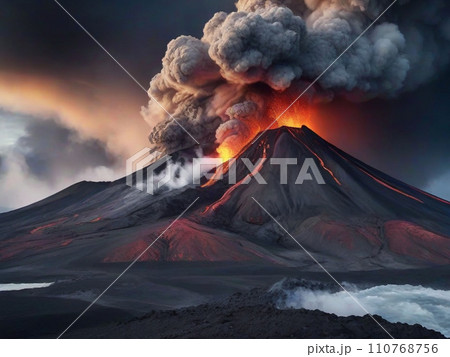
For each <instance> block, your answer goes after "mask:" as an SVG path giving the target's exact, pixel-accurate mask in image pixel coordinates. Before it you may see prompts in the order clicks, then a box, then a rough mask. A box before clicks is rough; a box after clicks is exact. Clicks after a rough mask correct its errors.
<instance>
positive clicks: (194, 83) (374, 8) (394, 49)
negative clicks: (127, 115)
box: [143, 0, 450, 151]
mask: <svg viewBox="0 0 450 357" xmlns="http://www.w3.org/2000/svg"><path fill="white" fill-rule="evenodd" d="M390 3H391V1H386V0H378V1H374V0H240V1H238V2H237V4H236V6H237V11H236V12H232V13H228V14H227V13H225V12H218V13H216V14H215V15H214V16H213V18H212V19H211V20H210V21H209V22H208V23H207V24H206V25H205V27H204V35H203V37H202V38H201V39H197V38H194V37H190V36H189V37H187V36H181V37H179V38H177V39H176V40H173V41H171V42H170V43H169V45H168V48H167V52H166V55H165V57H164V59H163V69H162V71H161V72H160V73H159V74H158V75H156V76H155V77H154V79H153V80H152V82H151V84H150V89H149V93H150V94H151V95H152V96H154V97H155V98H156V99H157V100H158V101H160V102H161V104H162V105H163V106H165V108H167V109H168V110H169V112H171V113H174V115H175V116H176V117H177V119H178V120H179V121H180V122H181V123H182V125H183V126H185V128H186V129H187V130H188V131H189V132H190V133H192V134H193V135H194V136H195V137H196V139H197V140H198V141H200V142H201V143H202V144H205V143H209V144H210V145H211V146H214V145H216V144H217V143H222V142H224V141H227V140H233V137H234V136H236V135H237V134H238V133H239V134H241V135H243V136H245V135H246V134H247V133H248V132H250V130H248V129H249V128H248V126H249V123H248V120H246V118H247V117H248V115H250V114H249V113H247V112H246V110H247V109H248V108H250V107H251V108H252V109H251V111H252V114H251V115H252V116H253V117H254V118H255V117H256V118H258V116H262V115H266V110H267V108H266V107H265V105H264V103H265V99H266V98H267V97H265V95H267V92H269V93H270V92H272V93H277V92H281V91H285V90H287V89H290V90H292V89H293V88H296V87H297V86H298V87H302V86H303V87H304V83H305V82H306V83H308V82H311V81H312V80H314V79H315V78H316V77H317V76H319V75H320V74H321V73H322V72H323V71H324V70H325V69H326V68H327V67H328V66H329V65H330V64H331V63H332V62H333V61H334V60H335V59H336V58H337V57H338V56H339V54H340V53H342V52H343V51H344V50H345V49H346V48H347V46H349V45H350V44H351V42H352V41H353V40H354V39H355V38H356V37H357V36H358V35H359V34H360V33H361V32H362V31H363V30H364V29H366V28H367V27H368V26H369V24H370V23H371V22H372V21H373V20H374V19H375V18H376V17H377V16H378V15H379V14H380V13H381V12H382V11H383V10H384V9H385V8H386V7H387V6H388V5H389V4H390ZM448 13H449V5H448V4H447V3H446V2H445V1H444V0H433V1H428V2H424V1H420V0H410V1H408V0H403V1H401V0H399V2H398V4H396V5H395V6H394V7H393V8H392V9H391V10H390V11H389V12H388V13H387V14H386V15H385V16H383V17H382V19H380V20H379V21H378V22H377V24H375V25H374V26H373V27H372V28H371V29H370V30H369V31H367V33H366V34H365V35H364V36H363V37H362V38H361V39H360V40H359V41H358V42H357V43H356V44H355V45H354V46H353V47H352V48H351V49H350V50H349V51H348V52H347V53H346V54H344V55H343V56H342V57H341V58H340V60H339V61H337V62H336V63H335V64H334V65H333V67H331V68H330V70H329V71H328V72H327V73H326V74H325V75H324V76H323V77H322V78H321V79H320V80H319V82H318V86H317V87H318V88H316V90H318V91H319V92H321V93H322V94H323V93H326V97H327V98H331V97H332V96H336V95H345V96H346V97H347V98H349V99H352V100H358V101H361V100H367V99H371V98H374V97H383V98H384V97H393V96H396V95H398V94H399V93H402V92H404V91H408V90H412V89H414V88H416V87H417V86H419V85H421V84H422V83H425V82H426V81H429V80H430V79H431V78H433V76H434V75H435V74H436V73H438V72H439V71H440V70H441V69H443V68H444V67H445V66H446V65H447V64H448V62H449V58H450V46H449V44H450V20H449V17H448ZM262 86H263V87H265V89H264V90H261V88H262ZM262 93H265V94H264V95H263V94H262ZM250 102H252V103H253V104H251V105H250V104H249V103H250ZM240 107H242V108H247V109H245V110H244V112H242V110H240V109H239V110H237V109H236V108H240ZM233 108H235V109H233ZM235 113H244V115H243V116H242V115H240V114H237V115H236V114H235ZM143 115H144V117H145V118H146V119H147V121H148V122H149V123H154V122H155V121H156V122H158V123H159V124H157V125H154V124H153V125H154V128H153V131H152V132H151V134H150V137H149V138H150V141H151V143H153V144H155V145H157V146H160V147H162V148H165V149H166V150H167V151H173V150H176V149H178V148H180V147H183V146H187V145H189V144H192V141H191V140H190V138H187V137H186V134H185V132H184V131H183V130H181V129H180V128H177V125H176V123H174V122H173V121H172V120H171V119H170V118H167V114H166V113H164V112H163V111H161V109H160V108H159V107H158V106H157V105H156V104H155V103H154V102H153V101H150V103H149V106H148V108H145V109H144V110H143ZM214 137H215V139H216V143H214V142H213V141H212V140H211V138H214Z"/></svg>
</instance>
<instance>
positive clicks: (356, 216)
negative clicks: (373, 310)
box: [0, 127, 450, 331]
mask: <svg viewBox="0 0 450 357" xmlns="http://www.w3.org/2000/svg"><path fill="white" fill-rule="evenodd" d="M179 156H180V157H181V156H183V155H181V154H180V155H179ZM241 158H248V159H250V161H251V162H252V163H254V164H255V163H257V161H258V159H260V158H265V159H266V160H265V161H264V162H260V164H259V165H256V170H257V171H258V173H259V174H260V175H261V176H262V177H263V178H264V180H265V181H266V182H267V184H264V185H263V184H259V183H258V182H257V181H256V180H255V178H251V177H248V176H249V170H248V168H247V167H246V166H245V165H244V163H243V162H242V161H241ZM276 158H296V159H297V162H298V163H299V165H292V166H289V167H288V170H287V182H286V184H281V183H280V170H281V168H280V166H279V165H272V164H271V162H270V160H271V159H276ZM305 159H312V160H314V162H315V163H316V165H317V167H318V169H319V171H320V174H321V176H322V177H323V180H324V182H325V184H318V183H317V182H316V181H314V180H306V181H304V182H303V183H302V184H296V183H295V181H296V179H297V176H298V174H299V171H300V166H301V164H302V163H303V161H304V160H305ZM183 160H184V159H183ZM229 168H230V165H229V163H228V164H227V163H225V164H224V165H223V167H222V170H223V172H224V176H223V179H221V180H217V181H207V180H204V182H203V185H202V186H195V185H186V186H184V187H182V188H179V189H175V190H171V191H168V190H162V191H161V192H159V193H157V194H155V195H149V194H147V193H145V192H141V191H139V190H138V189H136V188H135V187H129V186H127V185H126V181H125V179H121V180H117V181H115V182H99V183H93V182H80V183H78V184H75V185H73V186H71V187H69V188H67V189H65V190H63V191H61V192H59V193H57V194H55V195H53V196H51V197H49V198H47V199H45V200H43V201H40V202H37V203H35V204H32V205H30V206H28V207H25V208H22V209H19V210H16V211H12V212H8V213H4V214H1V215H0V279H1V280H0V281H1V282H8V283H9V282H35V281H56V282H57V283H56V284H54V285H53V286H51V287H49V288H46V289H41V290H39V291H36V292H33V293H25V292H23V293H14V294H13V293H12V292H11V293H4V294H3V295H2V296H0V300H1V299H6V300H5V301H4V302H3V303H4V304H3V306H9V308H8V309H9V310H10V311H9V312H7V315H8V319H6V320H4V321H6V323H10V322H11V321H12V320H14V321H17V314H19V315H20V314H24V311H25V312H26V311H28V310H29V313H28V312H27V314H26V316H22V317H23V324H29V319H30V318H31V317H32V318H33V319H34V320H33V321H35V322H36V321H37V320H36V316H35V315H34V314H35V310H34V309H33V308H31V307H30V304H31V305H36V300H35V299H34V300H33V299H28V297H29V296H30V295H33V296H34V297H39V298H41V299H43V300H40V301H47V303H48V304H49V306H50V307H51V308H49V309H48V310H45V309H44V308H42V309H43V310H45V311H43V312H42V314H44V315H45V316H47V317H48V316H52V321H53V322H55V321H56V322H55V324H56V325H57V326H61V327H62V326H63V325H64V324H65V325H67V322H70V318H71V317H73V315H74V314H75V312H78V313H79V312H80V311H82V308H81V306H80V304H79V303H80V301H81V302H90V301H92V300H93V299H94V298H95V297H96V295H98V293H100V292H101V289H102V287H106V286H107V285H108V284H109V283H110V282H111V281H112V280H114V278H115V277H117V275H119V274H120V272H121V271H123V269H125V267H126V266H127V265H128V264H129V263H130V262H132V261H133V260H134V259H135V258H136V257H138V256H139V254H140V253H141V252H143V251H144V249H146V248H147V247H148V246H149V245H150V244H151V243H152V242H154V241H155V239H156V238H157V237H158V236H160V235H161V236H160V238H159V239H158V240H157V241H156V242H155V243H154V244H153V245H152V247H151V248H150V249H149V250H148V251H147V252H146V253H145V254H143V255H142V256H141V257H140V259H139V262H138V263H137V264H136V265H135V266H134V267H133V269H132V271H129V272H128V273H127V278H125V279H124V280H123V283H122V284H118V285H117V286H115V287H114V288H113V289H112V290H111V291H109V293H108V296H105V297H104V298H102V300H101V303H100V304H99V306H100V307H101V308H103V310H101V311H100V310H99V314H100V316H103V317H104V315H105V314H106V315H108V314H113V315H114V314H115V315H114V316H119V315H120V316H121V317H123V316H122V315H123V314H122V312H123V310H124V309H125V310H126V313H127V314H128V315H130V314H131V315H133V316H136V315H139V314H142V313H143V312H146V311H148V310H149V309H153V308H176V307H183V306H188V305H195V304H199V303H202V302H207V301H209V300H208V299H211V298H213V297H224V296H226V295H227V294H230V293H232V292H235V291H238V290H246V289H248V288H250V287H259V286H268V285H269V284H271V283H273V282H275V281H277V280H279V279H280V278H281V277H283V276H286V275H289V274H298V273H299V271H301V272H308V271H310V272H312V273H313V272H317V271H321V268H320V267H318V265H317V264H316V263H315V262H314V261H312V260H311V258H310V256H308V255H307V254H306V253H305V252H304V251H303V250H302V249H301V248H300V247H299V246H298V245H297V244H296V243H295V242H294V240H293V239H292V238H291V237H290V236H288V235H287V234H286V233H285V232H284V231H283V230H282V229H281V228H280V226H279V225H278V224H277V223H276V222H275V221H274V220H273V219H272V218H270V217H269V216H268V215H267V214H266V212H264V210H263V209H262V208H261V207H260V206H259V205H258V204H257V203H256V202H255V200H256V201H257V202H259V203H260V204H261V205H262V207H264V208H265V209H267V211H268V212H270V214H271V215H272V216H273V217H274V218H275V219H276V220H278V221H279V222H280V224H281V225H282V226H283V227H285V228H286V229H287V231H289V232H290V234H291V235H292V236H293V237H295V239H296V240H297V241H298V242H299V243H300V244H301V245H302V246H303V247H304V248H305V249H306V250H308V251H309V252H310V253H311V254H312V255H313V256H314V257H315V258H316V259H317V260H318V261H319V262H320V263H321V264H322V266H324V267H325V268H326V269H327V270H329V271H332V272H340V273H345V272H358V271H369V270H371V271H379V272H380V274H381V272H382V271H388V270H387V269H389V271H390V272H392V271H395V270H398V269H407V270H405V272H408V274H409V276H411V275H416V276H417V277H419V276H420V277H421V278H420V279H422V278H423V277H424V276H427V275H426V274H425V275H424V274H415V273H411V269H442V268H445V267H448V266H449V263H450V238H449V237H450V219H449V217H450V204H449V202H447V201H445V200H442V199H439V198H437V197H434V196H432V195H429V194H428V193H425V192H422V191H420V190H418V189H416V188H414V187H411V186H409V185H407V184H405V183H402V182H400V181H398V180H395V179H394V178H392V177H389V176H387V175H385V174H383V173H382V172H380V171H377V170H375V169H374V168H371V167H370V166H368V165H366V164H364V163H362V162H361V161H359V160H357V159H355V158H353V157H351V156H350V155H348V154H346V153H344V152H343V151H341V150H340V149H338V148H336V147H335V146H333V145H331V144H330V143H328V142H326V141H325V140H323V139H322V138H320V137H319V136H318V135H316V134H315V133H314V132H312V131H311V130H309V129H308V128H306V127H302V128H287V127H283V128H279V129H275V130H270V131H268V132H266V133H264V134H263V135H262V136H261V137H260V138H259V140H258V141H257V142H256V143H254V144H250V145H248V146H247V147H245V148H244V149H243V150H242V151H241V153H240V154H239V157H238V158H237V160H236V166H235V168H236V178H237V181H236V182H237V183H236V184H229V176H230V171H229ZM255 173H256V171H254V172H253V174H255ZM250 176H251V175H250ZM248 178H250V180H248ZM197 198H198V200H197V201H196V202H195V204H194V205H193V206H192V207H191V208H190V209H189V210H188V211H187V212H186V214H184V215H183V216H182V217H181V218H180V219H179V220H177V221H176V222H175V223H173V225H172V226H171V227H170V229H168V230H167V231H165V230H166V228H167V227H168V226H169V225H170V224H171V223H172V222H173V221H174V219H175V218H176V217H177V216H178V215H179V214H180V213H182V212H183V210H185V209H186V208H187V207H188V206H189V205H190V204H191V203H192V202H193V201H194V200H195V199H197ZM161 233H163V234H161ZM440 271H441V270H440ZM186 272H187V273H186ZM377 274H378V273H377ZM383 276H385V275H383ZM418 279H419V278H418ZM417 282H418V283H421V284H426V283H427V282H426V281H423V279H422V280H419V281H417ZM127 284H128V285H127ZM99 289H100V290H99ZM5 294H6V295H5ZM19 298H20V299H22V298H23V300H20V299H19ZM61 298H63V299H66V300H67V301H70V303H67V304H65V303H62V304H61V303H60V299H61ZM10 299H14V301H19V300H20V301H21V302H20V304H25V305H26V306H29V307H30V309H28V310H27V309H24V308H23V306H24V305H22V307H20V306H19V305H17V309H12V308H11V306H12V305H8V304H9V303H10V302H11V300H10ZM49 299H50V300H51V302H49V301H50V300H49ZM55 299H56V300H57V303H55ZM130 301H132V302H133V303H132V306H131V307H130V306H129V303H130ZM5 303H6V305H5ZM27 304H29V305H27ZM0 305H1V304H0ZM42 305H45V304H43V303H42V304H41V306H42ZM68 305H70V306H69V308H68ZM82 305H83V304H82ZM100 307H99V308H98V309H100ZM11 309H12V310H11ZM105 309H106V310H105ZM108 309H109V310H108ZM115 309H116V310H117V309H119V310H120V312H117V311H116V310H115ZM13 310H14V311H16V312H17V314H16V313H15V312H11V311H13ZM94 310H95V309H94ZM61 314H63V315H64V316H65V318H64V319H61V318H60V316H61ZM121 314H122V315H121ZM128 315H127V316H128ZM30 316H31V317H30ZM75 316H76V315H75ZM38 320H39V319H38ZM39 321H40V320H39ZM36 323H38V322H36ZM56 325H55V326H56ZM20 328H23V326H22V325H21V327H20ZM19 330H20V329H19ZM19 330H18V331H19Z"/></svg>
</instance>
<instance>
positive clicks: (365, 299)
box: [272, 283, 450, 337]
mask: <svg viewBox="0 0 450 357" xmlns="http://www.w3.org/2000/svg"><path fill="white" fill-rule="evenodd" d="M345 287H346V289H348V290H349V291H350V293H351V294H352V295H353V296H354V297H355V298H356V299H357V300H358V301H359V302H360V303H361V305H362V306H364V307H365V308H366V309H367V310H368V311H369V312H370V313H371V314H376V315H380V316H382V317H383V318H384V319H386V320H388V321H390V322H403V323H408V324H416V323H418V324H420V325H422V326H424V327H426V328H429V329H432V330H435V331H440V332H441V333H442V334H444V335H445V336H447V337H450V319H449V318H448V317H449V316H450V291H447V290H435V289H431V288H425V287H423V286H420V285H419V286H412V285H380V286H375V287H372V288H368V289H358V288H356V287H355V286H352V285H350V284H346V285H345ZM272 291H278V292H280V291H282V297H281V298H280V299H279V301H278V307H279V308H281V309H287V308H294V309H300V308H304V309H309V310H316V309H317V310H321V311H324V312H328V313H334V314H336V315H339V316H351V315H356V316H363V315H366V314H367V313H366V312H365V311H364V310H363V309H362V308H361V307H360V306H358V304H356V303H355V301H354V300H353V299H352V298H351V297H350V296H349V295H348V294H347V293H346V292H344V291H331V290H327V289H325V290H324V289H322V290H314V289H310V288H308V287H304V286H298V287H296V288H292V289H286V288H282V284H281V283H277V284H275V286H274V287H273V288H272Z"/></svg>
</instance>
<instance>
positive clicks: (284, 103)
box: [216, 95, 318, 161]
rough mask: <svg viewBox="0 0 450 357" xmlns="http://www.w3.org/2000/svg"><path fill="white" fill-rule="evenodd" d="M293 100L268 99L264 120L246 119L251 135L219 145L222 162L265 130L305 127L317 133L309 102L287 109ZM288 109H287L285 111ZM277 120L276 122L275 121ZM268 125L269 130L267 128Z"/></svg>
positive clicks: (296, 104)
mask: <svg viewBox="0 0 450 357" xmlns="http://www.w3.org/2000/svg"><path fill="white" fill-rule="evenodd" d="M294 99H295V98H288V97H287V96H283V95H280V96H277V97H274V98H270V99H269V100H268V102H267V108H266V115H264V119H257V118H255V119H254V120H252V119H247V120H248V121H249V122H247V125H248V127H249V129H250V131H251V134H250V135H248V136H246V135H244V134H243V135H242V136H241V137H238V138H233V140H226V141H225V142H223V143H222V144H220V145H219V147H218V148H217V149H216V151H217V153H218V154H219V157H220V158H221V159H222V160H224V161H227V160H229V159H231V158H233V157H236V155H237V154H239V152H240V151H241V150H242V149H243V148H244V147H245V146H246V145H247V144H249V143H250V142H251V141H252V140H253V138H254V137H255V136H256V135H257V134H258V133H260V132H262V131H264V130H266V129H267V130H269V129H276V128H280V127H282V126H289V127H293V128H300V127H301V126H302V125H306V126H308V127H309V128H310V129H311V130H314V131H316V132H317V130H318V128H317V125H315V124H314V113H315V112H314V110H313V108H312V106H311V104H310V103H309V101H302V100H299V101H297V102H295V103H294V104H293V105H292V106H291V107H289V105H290V104H291V103H292V102H293V101H294ZM288 107H289V109H288V110H286V109H287V108H288ZM283 112H284V113H283ZM278 117H279V118H278ZM277 118H278V120H276V121H275V119H277ZM272 123H273V124H272ZM271 124H272V125H271ZM269 125H270V128H268V127H269Z"/></svg>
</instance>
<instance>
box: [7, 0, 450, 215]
mask: <svg viewBox="0 0 450 357" xmlns="http://www.w3.org/2000/svg"><path fill="white" fill-rule="evenodd" d="M60 3H61V4H62V5H63V6H64V7H65V8H66V9H67V10H68V11H69V12H70V13H71V14H72V15H73V16H74V17H75V18H76V19H77V20H78V21H79V22H80V23H81V24H83V26H84V27H85V28H86V29H87V30H88V31H90V32H91V33H92V35H94V36H95V37H96V38H97V40H98V41H99V42H100V43H101V44H102V45H103V46H104V47H105V48H106V49H108V51H110V53H111V54H112V55H113V56H114V57H116V58H117V60H118V61H119V62H120V63H121V64H122V65H123V66H124V67H125V68H126V69H127V70H128V71H129V72H130V73H131V74H132V75H133V76H134V77H135V78H136V80H137V81H138V82H139V83H141V84H142V86H144V87H145V88H148V86H149V82H150V80H151V78H152V77H153V76H154V75H155V74H156V73H158V72H159V71H160V70H161V58H162V57H163V56H164V52H165V50H166V46H167V43H168V42H169V41H170V40H171V39H173V38H175V37H177V36H179V35H182V34H185V35H193V36H196V37H201V35H202V29H203V26H204V24H205V23H206V22H207V21H208V20H209V19H210V18H211V17H212V15H213V14H214V13H215V12H217V11H220V10H223V11H227V12H229V11H232V10H233V7H234V5H233V3H234V1H233V0H221V1H211V0H192V1H185V0H184V1H181V0H172V1H171V2H170V8H169V7H168V6H165V4H166V3H164V2H160V1H152V0H127V1H125V0H96V1H90V0H60ZM0 6H1V9H2V11H1V12H0V210H5V209H11V208H17V207H20V206H23V205H26V204H29V203H31V202H33V201H36V200H38V199H41V198H43V197H45V196H47V195H49V194H52V193H54V192H56V191H57V190H59V189H62V188H64V187H66V186H68V185H70V184H71V183H73V182H76V181H79V180H85V179H86V180H110V179H113V178H116V177H119V176H120V175H121V174H123V168H124V158H126V157H127V156H129V155H131V154H133V153H134V152H136V151H138V150H139V149H141V148H142V147H144V146H146V145H148V141H147V135H148V133H149V127H148V125H147V124H146V123H145V121H144V120H143V119H142V117H141V115H140V109H141V106H145V105H146V104H147V102H148V97H147V94H146V93H145V92H144V91H143V90H142V89H141V88H140V87H139V86H138V85H137V84H136V83H134V82H133V81H132V80H131V79H130V78H129V77H128V76H127V75H126V74H125V73H124V72H123V71H122V70H121V69H120V68H119V67H118V66H117V65H116V64H115V63H114V62H113V61H112V60H111V58H109V57H108V56H107V55H106V54H105V53H104V52H103V51H102V50H101V49H100V48H99V47H98V46H97V45H96V44H95V42H93V41H92V39H90V38H89V37H88V36H87V35H86V34H85V33H84V32H83V31H82V30H81V29H80V28H79V27H78V26H77V25H76V24H75V23H74V22H73V20H71V19H70V18H69V17H68V15H67V14H65V13H64V12H63V11H62V10H61V8H60V7H58V5H57V4H56V3H55V2H54V1H53V0H41V1H33V0H14V1H10V0H0ZM449 79H450V71H448V70H447V71H446V72H445V73H441V74H440V75H439V76H438V77H437V78H435V79H434V80H433V81H431V82H429V83H428V84H427V85H425V86H422V87H420V88H418V89H417V90H415V91H413V92H410V93H406V94H403V95H401V96H399V97H398V98H395V99H390V100H382V99H377V100H374V101H370V102H367V103H364V104H361V103H360V104H356V103H349V102H347V101H344V100H342V101H341V102H337V103H334V104H333V106H332V107H331V106H327V105H323V106H322V107H320V108H319V110H320V112H321V115H322V117H323V118H324V119H323V120H324V121H329V122H330V123H332V124H329V125H328V127H329V128H330V129H329V130H328V131H327V132H325V133H320V134H322V135H323V136H324V137H325V138H326V139H328V140H330V141H332V142H333V143H335V144H336V145H338V146H340V147H341V148H342V149H344V150H346V151H348V152H349V153H350V154H352V155H354V156H356V157H358V158H359V159H361V160H363V161H366V162H367V163H368V164H371V165H373V166H375V167H376V168H378V169H381V170H383V171H385V172H386V173H388V174H390V175H392V176H394V177H396V178H399V179H401V180H404V181H406V182H408V183H410V184H413V185H416V186H418V187H419V188H422V189H425V190H427V191H430V192H432V193H434V194H436V195H439V196H441V197H444V198H446V199H450V185H449V183H450V165H449V164H450V159H449V156H448V153H449V151H450V140H448V137H449V133H450V120H448V118H449V117H450V102H449V101H448V99H447V98H448V97H449V86H448V82H449ZM336 108H339V110H336Z"/></svg>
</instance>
